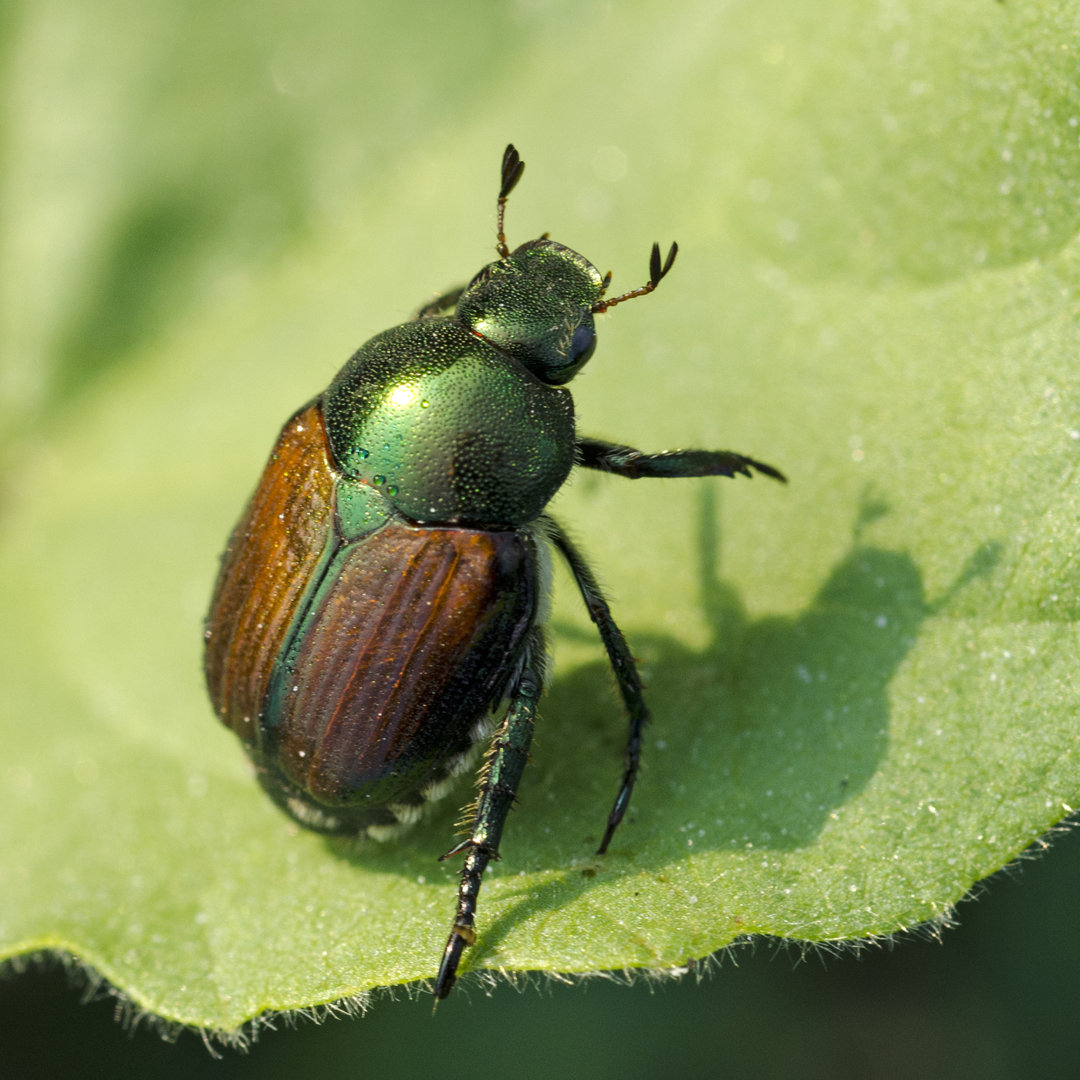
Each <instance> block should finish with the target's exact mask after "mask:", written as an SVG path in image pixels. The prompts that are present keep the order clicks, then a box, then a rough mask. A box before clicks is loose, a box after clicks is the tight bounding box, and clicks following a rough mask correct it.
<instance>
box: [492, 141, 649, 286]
mask: <svg viewBox="0 0 1080 1080" xmlns="http://www.w3.org/2000/svg"><path fill="white" fill-rule="evenodd" d="M524 171H525V162H524V161H522V160H521V156H520V155H519V154H518V152H517V149H516V148H515V146H514V144H513V143H510V144H509V145H508V146H507V147H506V149H505V150H504V151H503V160H502V187H500V188H499V217H498V230H499V231H498V237H497V243H496V244H495V250H496V251H497V252H498V253H499V258H500V259H505V258H506V257H507V255H509V254H510V248H509V247H508V246H507V244H506V233H504V232H503V215H504V214H505V213H506V200H507V197H508V196H509V195H510V192H511V191H513V190H514V188H515V187H516V186H517V182H518V181H519V180H520V179H521V174H522V173H523V172H524ZM665 273H666V271H665Z"/></svg>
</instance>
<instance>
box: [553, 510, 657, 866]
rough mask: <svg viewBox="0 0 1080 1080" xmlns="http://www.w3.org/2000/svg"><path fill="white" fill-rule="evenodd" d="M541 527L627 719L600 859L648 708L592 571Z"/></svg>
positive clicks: (631, 773)
mask: <svg viewBox="0 0 1080 1080" xmlns="http://www.w3.org/2000/svg"><path fill="white" fill-rule="evenodd" d="M544 524H545V527H546V529H547V535H548V538H549V539H550V541H551V542H552V543H553V544H554V545H555V547H556V548H557V549H558V550H559V551H560V552H561V554H562V556H563V558H564V559H566V562H567V565H568V566H569V567H570V572H571V573H572V574H573V575H574V580H575V581H576V582H577V587H578V589H579V590H580V592H581V598H582V599H583V600H584V601H585V607H586V608H587V609H588V612H589V618H591V619H592V621H593V622H594V623H595V624H596V628H597V630H599V631H600V639H601V640H602V641H603V643H604V648H605V649H606V650H607V654H608V660H609V661H610V663H611V668H612V670H613V671H614V672H615V681H616V682H617V683H618V685H619V693H620V694H621V695H622V699H623V704H624V705H625V706H626V711H627V713H628V715H629V718H630V734H629V736H628V737H627V740H626V767H625V769H624V770H623V778H622V785H621V787H620V788H619V794H618V795H616V796H615V803H614V805H613V806H612V808H611V813H610V814H609V815H608V822H607V828H606V829H605V830H604V838H603V840H601V841H600V847H599V848H598V850H597V854H598V855H603V853H604V852H605V851H607V846H608V844H609V843H610V842H611V837H612V836H613V835H614V833H615V830H616V828H618V825H619V822H620V821H622V819H623V815H624V814H625V813H626V808H627V807H628V806H629V805H630V793H631V792H632V791H633V790H634V781H635V780H636V779H637V774H638V766H639V765H640V764H641V732H642V729H643V728H644V727H645V725H646V723H648V720H649V708H648V706H647V705H646V704H645V695H644V689H643V687H642V685H641V678H640V676H639V675H638V671H637V665H636V664H635V663H634V658H633V656H631V655H630V647H629V646H628V645H627V644H626V638H625V637H623V632H622V631H621V630H620V629H619V627H618V626H617V625H616V623H615V620H614V618H612V615H611V609H610V608H609V607H608V603H607V601H606V600H605V599H604V594H603V592H602V591H601V589H600V585H599V583H598V582H597V580H596V578H595V577H594V576H593V572H592V570H591V569H589V564H588V563H587V562H586V561H585V557H584V556H583V555H582V554H581V552H580V551H578V549H577V547H576V546H575V544H574V542H573V541H572V540H571V539H570V537H569V536H567V535H566V533H565V532H563V529H562V526H561V525H559V524H558V522H556V521H553V520H552V519H551V518H548V517H545V518H544Z"/></svg>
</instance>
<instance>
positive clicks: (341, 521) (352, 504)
mask: <svg viewBox="0 0 1080 1080" xmlns="http://www.w3.org/2000/svg"><path fill="white" fill-rule="evenodd" d="M336 504H337V505H336V509H337V522H338V527H339V528H340V530H341V537H342V539H343V540H344V541H345V542H346V543H349V542H351V541H353V540H359V539H360V538H361V537H364V536H367V535H368V533H373V532H374V531H375V530H376V529H378V528H379V527H380V526H381V525H385V524H386V522H387V521H388V520H389V519H390V513H389V510H390V508H389V507H388V506H387V505H386V498H385V497H384V496H383V495H382V494H381V493H380V492H379V491H378V489H377V488H373V487H369V486H368V485H367V484H362V483H360V482H359V481H358V480H350V479H348V478H345V477H343V478H342V479H340V480H338V482H337V490H336Z"/></svg>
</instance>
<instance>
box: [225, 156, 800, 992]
mask: <svg viewBox="0 0 1080 1080" xmlns="http://www.w3.org/2000/svg"><path fill="white" fill-rule="evenodd" d="M523 169H524V163H523V162H522V161H521V159H520V158H519V156H518V153H517V151H516V150H515V149H514V147H513V146H508V147H507V148H506V152H505V154H504V156H503V162H502V186H501V188H500V191H499V198H498V213H497V244H496V251H497V252H498V255H499V258H498V259H497V260H496V261H495V262H493V263H490V264H489V265H488V266H485V267H484V268H483V269H482V270H481V271H480V272H479V273H478V274H477V275H476V276H475V277H474V278H473V279H472V281H471V282H470V283H469V284H468V285H466V286H464V287H463V288H460V289H456V290H454V291H453V292H450V293H447V294H446V295H445V296H442V297H440V298H439V299H437V300H435V301H433V302H432V303H429V304H427V305H425V306H424V307H423V308H422V309H421V310H420V312H419V313H418V314H417V316H416V318H415V319H414V320H413V321H412V322H408V323H405V324H404V325H402V326H398V327H395V328H394V329H392V330H387V331H385V332H384V333H381V334H378V335H377V336H376V337H374V338H372V339H371V341H369V342H368V343H367V344H366V345H364V346H362V347H361V348H360V349H359V350H358V351H357V352H356V353H355V354H354V355H353V356H352V358H351V359H350V360H349V361H348V363H347V364H346V365H345V366H344V368H342V370H341V371H340V372H339V373H338V375H337V377H336V378H335V379H334V381H333V382H332V383H331V384H330V386H329V388H328V389H327V390H326V391H324V392H323V393H322V394H320V395H319V396H318V397H316V398H315V400H314V401H312V402H310V403H309V404H307V405H305V406H304V407H303V408H302V409H300V411H299V412H297V413H296V414H295V415H294V416H293V417H292V419H290V420H289V421H288V423H287V424H286V425H285V427H284V428H283V429H282V432H281V435H280V436H279V438H278V441H277V444H276V445H275V446H274V449H273V452H272V453H271V455H270V460H269V462H268V463H267V465H266V469H265V470H264V472H263V475H262V479H261V480H260V481H259V486H258V487H257V488H256V490H255V494H254V495H253V496H252V498H251V501H250V502H249V503H248V506H247V509H246V510H245V511H244V514H243V516H242V517H241V519H240V522H239V524H238V525H237V526H236V528H235V529H234V530H233V533H232V536H231V538H230V540H229V545H228V547H227V549H226V551H225V554H224V555H223V557H222V561H221V569H220V572H219V574H218V579H217V586H216V588H215V591H214V597H213V601H212V603H211V606H210V612H209V615H208V616H207V619H206V628H205V637H206V657H205V667H206V680H207V684H208V686H209V690H210V697H211V699H212V700H213V704H214V708H215V710H216V711H217V714H218V716H219V717H220V718H221V720H222V721H223V722H224V723H225V724H226V725H227V726H228V727H230V728H231V729H232V730H233V731H234V732H235V733H236V734H237V735H238V736H239V737H240V739H241V740H242V741H243V743H244V747H245V749H246V750H247V752H248V754H249V756H250V757H251V759H252V761H253V762H254V764H255V769H256V772H257V774H258V777H259V780H260V782H261V783H262V786H263V787H264V788H265V789H266V791H267V792H268V793H269V794H270V796H271V797H272V798H273V799H274V801H275V802H277V803H278V804H279V805H280V806H281V807H282V808H283V809H284V810H285V811H286V812H287V813H289V814H290V815H292V817H294V818H295V819H296V820H297V821H299V822H300V823H301V824H302V825H305V826H307V827H308V828H312V829H316V830H318V831H320V832H324V833H362V832H367V833H369V834H372V835H379V834H380V833H382V834H385V833H386V832H388V831H389V830H390V828H391V827H394V826H398V825H401V824H404V823H408V822H411V821H413V820H414V819H415V818H417V817H418V816H419V813H420V810H421V807H422V805H423V804H424V803H425V802H426V801H427V800H429V799H431V798H434V797H436V796H437V795H439V794H441V793H442V791H443V790H444V789H445V788H446V787H447V786H448V782H449V780H450V778H451V777H453V776H454V775H455V774H456V773H458V772H460V771H461V769H462V768H463V767H464V765H465V764H466V761H467V758H468V756H469V751H470V749H471V747H472V746H473V744H474V743H475V742H476V741H477V739H478V738H480V737H481V735H482V733H483V732H484V731H485V722H486V721H487V720H488V718H489V717H490V715H491V714H492V713H493V712H494V711H495V710H497V709H499V708H500V707H501V706H502V705H503V704H504V703H505V713H504V715H503V717H502V720H501V722H500V723H499V724H498V727H497V729H496V732H495V735H494V737H493V738H492V740H491V744H490V749H489V751H488V754H487V756H486V757H485V759H484V764H483V768H482V770H481V773H480V785H479V796H478V798H477V800H476V803H475V805H474V807H473V808H472V810H471V814H472V823H471V826H470V827H469V830H468V834H467V835H466V836H465V838H464V839H463V840H462V841H461V843H459V844H457V845H456V846H455V847H454V848H453V849H452V850H451V851H449V852H448V853H447V854H446V855H444V856H443V858H448V857H450V856H454V855H459V854H464V856H465V864H464V868H463V870H462V874H461V884H460V887H459V890H458V900H457V913H456V915H455V916H454V921H453V925H452V928H451V931H450V937H449V940H448V941H447V944H446V948H445V950H444V952H443V957H442V963H441V966H440V968H439V973H438V976H437V978H436V982H435V987H434V992H435V996H436V999H440V998H443V997H445V996H446V995H447V994H448V993H449V992H450V989H451V987H452V986H453V985H454V981H455V979H456V973H457V968H458V963H459V960H460V958H461V954H462V952H463V950H464V949H465V948H466V947H467V946H468V945H471V944H473V942H474V941H475V940H476V934H475V930H474V916H475V909H476V901H477V896H478V894H479V891H480V880H481V877H482V875H483V873H484V869H485V867H486V866H487V864H488V863H489V862H490V861H491V860H492V859H494V858H497V857H498V851H499V841H500V838H501V836H502V831H503V825H504V824H505V822H506V816H507V814H508V813H509V811H510V807H511V805H512V804H513V802H514V797H515V792H516V791H517V788H518V783H519V781H520V779H521V775H522V771H523V770H524V768H525V762H526V760H527V757H528V753H529V743H530V741H531V739H532V732H533V721H534V719H535V716H536V707H537V702H538V701H539V698H540V693H541V689H542V687H543V683H544V669H545V663H546V661H545V648H544V633H543V611H544V608H545V606H546V605H545V590H546V588H547V579H548V563H549V552H550V550H551V549H554V550H555V551H557V552H559V553H560V554H561V555H562V557H563V558H564V559H565V560H566V562H567V564H568V565H569V568H570V572H571V573H572V574H573V576H574V579H575V581H576V582H577V586H578V589H579V590H580V592H581V596H582V598H583V600H584V601H585V605H586V607H587V608H588V611H589V615H590V617H591V619H592V621H593V622H594V623H595V624H596V627H597V629H598V630H599V632H600V638H601V640H602V641H603V643H604V648H605V649H606V650H607V654H608V658H609V660H610V662H611V666H612V668H613V669H614V672H615V678H616V680H617V682H618V687H619V690H620V693H621V695H622V699H623V702H624V703H625V706H626V711H627V713H628V715H629V726H630V732H629V738H628V741H627V747H626V760H625V766H624V770H623V777H622V783H621V786H620V788H619V791H618V794H617V795H616V798H615V802H614V805H613V806H612V809H611V812H610V814H609V815H608V819H607V826H606V828H605V830H604V835H603V839H602V840H601V842H600V848H599V851H600V853H603V852H604V851H605V850H606V849H607V846H608V844H609V843H610V841H611V837H612V834H613V833H614V831H615V829H616V827H617V826H618V824H619V822H620V821H621V820H622V818H623V815H624V814H625V813H626V808H627V805H628V803H629V801H630V794H631V792H632V791H633V788H634V780H635V778H636V777H637V773H638V762H639V759H640V756H641V734H642V729H643V728H644V726H645V723H646V721H647V720H648V718H649V713H648V709H647V708H646V705H645V701H644V698H643V696H642V686H641V682H640V680H639V678H638V675H637V671H636V670H635V667H634V661H633V658H632V657H631V655H630V650H629V649H628V647H627V644H626V640H625V639H624V637H623V635H622V631H620V630H619V628H618V626H616V625H615V621H614V619H613V618H612V616H611V612H610V610H609V609H608V605H607V602H606V601H605V599H604V596H603V594H602V593H601V591H600V588H599V587H598V585H597V582H596V579H595V577H594V576H593V573H592V571H591V570H590V569H589V566H588V563H586V561H585V559H584V557H583V556H582V555H581V553H580V552H579V551H578V549H577V547H576V546H575V545H574V544H573V543H572V542H571V540H570V538H569V537H568V536H567V535H566V533H565V532H563V530H562V528H561V527H560V526H559V525H558V524H556V522H555V521H553V520H552V519H551V518H550V517H548V516H547V515H546V514H544V507H545V506H546V505H547V503H548V502H549V501H550V499H551V498H552V496H554V494H555V493H556V492H557V491H558V490H559V488H560V487H561V486H562V485H563V483H564V481H565V480H566V478H567V476H568V475H569V473H570V470H571V468H572V467H573V466H575V465H578V466H581V467H583V468H586V469H597V470H599V471H601V472H609V473H614V474H616V475H617V476H625V477H630V478H637V477H644V476H654V477H673V476H732V477H733V476H736V475H739V474H742V475H744V476H750V475H752V473H753V472H754V471H757V472H759V473H763V474H764V475H766V476H771V477H773V478H774V479H776V480H783V479H784V477H783V475H782V474H781V473H780V472H778V471H777V470H776V469H774V468H772V467H771V466H769V465H764V464H762V463H761V462H760V461H755V460H754V459H753V458H749V457H746V456H744V455H742V454H736V453H731V452H728V451H709V450H671V451H667V452H665V453H660V454H643V453H641V452H640V451H638V450H634V449H632V448H631V447H628V446H621V445H618V444H615V443H609V442H603V441H602V440H600V439H591V438H586V437H582V436H579V435H577V433H576V432H575V428H574V404H573V401H572V399H571V396H570V392H569V391H568V390H566V389H564V388H563V384H564V383H566V382H569V380H570V379H572V378H573V377H574V375H576V374H577V372H578V371H579V370H580V369H581V367H582V366H583V365H584V364H585V363H586V361H587V360H588V359H589V357H591V356H592V354H593V350H594V348H595V345H596V332H595V329H594V325H593V317H594V316H595V315H598V314H600V313H601V312H603V311H606V310H608V309H609V308H612V307H614V306H615V305H616V304H621V303H623V302H624V301H626V300H631V299H633V298H634V297H638V296H645V295H646V294H648V293H650V292H652V291H653V289H655V288H656V287H657V285H659V284H660V282H661V280H662V279H663V278H664V276H665V275H666V274H667V273H668V271H669V270H670V269H671V265H672V263H673V262H674V260H675V255H676V252H677V251H678V247H677V245H675V244H672V245H671V249H670V250H669V252H668V254H667V257H666V258H665V259H664V260H663V261H661V258H660V248H659V246H658V245H656V244H654V245H653V248H652V256H651V260H650V265H649V280H648V282H647V283H646V284H645V285H643V286H641V287H640V288H638V289H634V290H632V291H630V292H627V293H623V294H622V295H620V296H616V297H614V298H613V299H605V293H606V291H607V288H608V285H609V283H610V280H611V275H610V274H608V275H607V276H606V277H604V276H602V275H601V274H600V273H599V272H598V271H597V270H596V268H595V267H594V266H593V265H592V264H591V263H590V262H589V261H588V260H587V259H585V258H584V257H583V256H581V255H579V254H578V253H577V252H576V251H572V250H570V248H567V247H564V246H563V245H562V244H557V243H556V242H555V241H554V240H549V239H548V238H547V236H546V235H545V236H542V237H541V238H540V239H539V240H530V241H528V242H527V243H525V244H522V245H521V246H520V247H519V248H517V249H516V250H514V251H511V250H510V248H509V247H508V246H507V243H506V236H505V234H504V231H503V215H504V211H505V206H506V199H507V196H508V195H509V194H510V191H511V190H512V189H513V187H514V186H515V185H516V184H517V182H518V180H519V179H520V178H521V174H522V170H523Z"/></svg>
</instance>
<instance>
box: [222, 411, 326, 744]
mask: <svg viewBox="0 0 1080 1080" xmlns="http://www.w3.org/2000/svg"><path fill="white" fill-rule="evenodd" d="M334 480H335V474H334V472H333V471H332V468H331V464H330V452H329V448H328V446H327V442H326V429H325V427H324V426H323V420H322V413H321V410H320V409H319V406H318V405H317V404H311V405H308V406H307V407H305V408H304V409H301V410H300V412H298V413H297V414H296V415H295V416H294V417H293V418H292V419H291V420H290V421H289V422H288V423H287V424H286V425H285V427H284V428H283V429H282V432H281V435H280V436H279V438H278V441H277V444H276V445H275V446H274V449H273V452H272V453H271V455H270V460H269V462H268V463H267V466H266V469H265V470H264V471H263V475H262V479H261V480H260V481H259V486H258V488H257V489H256V491H255V494H254V495H252V497H251V501H250V502H249V503H248V505H247V509H246V510H245V511H244V516H243V517H242V518H241V519H240V521H239V523H238V524H237V526H236V528H235V529H234V530H233V533H232V536H231V537H230V538H229V546H228V548H226V550H225V554H224V555H223V556H222V560H221V570H220V571H219V573H218V579H217V585H216V587H215V589H214V599H213V601H212V602H211V605H210V612H209V614H208V615H207V619H206V658H205V664H206V681H207V685H208V686H209V688H210V697H211V699H212V701H213V703H214V709H215V710H216V711H217V714H218V716H219V717H220V718H221V719H222V721H223V722H224V723H225V724H226V725H227V726H228V727H230V728H232V730H233V731H235V732H236V733H237V734H238V735H239V736H240V737H241V738H242V739H243V740H244V741H245V742H246V743H248V744H249V745H251V744H254V743H255V742H256V740H257V737H258V733H257V728H258V725H259V717H260V715H261V713H262V708H263V700H264V698H265V696H266V691H267V689H268V687H269V684H270V675H271V672H272V670H273V665H274V661H275V660H276V659H277V657H278V655H279V653H280V650H281V648H282V646H283V645H284V644H285V641H286V638H287V636H288V633H289V628H290V627H291V626H292V623H293V620H294V618H295V617H296V614H297V611H298V609H299V607H300V604H301V601H302V599H303V596H304V592H305V589H306V586H307V584H308V583H309V581H310V580H311V577H312V575H313V574H314V573H315V571H316V568H317V566H318V563H319V561H320V560H321V559H322V557H323V553H324V551H325V550H326V547H327V542H328V540H329V538H330V535H331V530H332V527H333V510H334V502H333V500H334Z"/></svg>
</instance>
